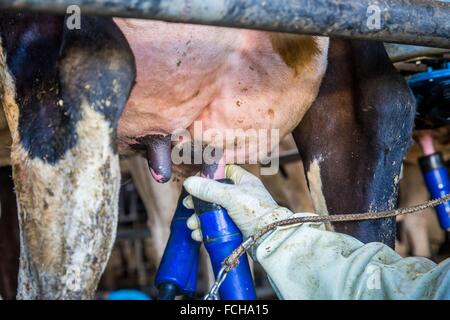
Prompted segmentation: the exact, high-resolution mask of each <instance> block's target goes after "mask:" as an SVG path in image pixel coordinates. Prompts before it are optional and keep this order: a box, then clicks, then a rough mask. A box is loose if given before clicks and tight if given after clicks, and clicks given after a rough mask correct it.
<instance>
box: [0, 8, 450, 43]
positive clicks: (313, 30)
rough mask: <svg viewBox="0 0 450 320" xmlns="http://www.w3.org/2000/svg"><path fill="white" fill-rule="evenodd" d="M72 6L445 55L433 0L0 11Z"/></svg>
mask: <svg viewBox="0 0 450 320" xmlns="http://www.w3.org/2000/svg"><path fill="white" fill-rule="evenodd" d="M72 5H77V6H79V8H80V9H81V13H82V14H88V15H106V16H116V17H127V18H141V19H156V20H163V21H169V22H182V23H191V24H204V25H214V26H223V27H235V28H248V29H256V30H267V31H276V32H285V33H297V34H309V35H323V36H333V37H344V38H353V39H366V40H377V41H384V42H394V43H403V44H415V45H423V46H431V47H438V48H447V49H450V23H449V21H450V3H449V2H444V1H436V0H0V10H14V11H20V10H29V11H37V12H49V13H55V14H65V13H66V12H67V8H68V7H70V6H72ZM377 16H378V18H379V23H378V27H377V23H375V25H373V24H371V23H370V21H371V20H370V19H373V18H375V19H376V18H377Z"/></svg>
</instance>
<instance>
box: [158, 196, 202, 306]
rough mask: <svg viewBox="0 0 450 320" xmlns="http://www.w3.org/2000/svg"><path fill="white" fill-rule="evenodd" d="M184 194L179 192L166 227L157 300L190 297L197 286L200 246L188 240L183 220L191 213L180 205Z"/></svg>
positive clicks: (191, 213)
mask: <svg viewBox="0 0 450 320" xmlns="http://www.w3.org/2000/svg"><path fill="white" fill-rule="evenodd" d="M187 196H188V193H187V192H186V191H185V190H183V191H182V192H181V196H180V199H179V201H178V205H177V209H176V210H175V214H174V217H173V219H172V223H171V226H170V237H169V241H168V242H167V245H166V249H165V250H164V255H163V257H162V260H161V263H160V265H159V268H158V273H157V274H156V279H155V284H156V287H157V288H158V289H159V295H158V299H160V300H173V299H175V297H176V296H178V295H185V296H188V297H193V295H194V294H195V291H196V287H197V271H198V260H199V253H200V251H199V250H200V243H199V242H197V241H194V240H193V239H192V238H191V230H189V228H188V227H187V224H186V222H187V219H188V218H189V217H190V216H191V215H193V214H194V213H195V212H194V210H190V209H187V208H186V207H185V206H184V205H183V199H184V198H185V197H187Z"/></svg>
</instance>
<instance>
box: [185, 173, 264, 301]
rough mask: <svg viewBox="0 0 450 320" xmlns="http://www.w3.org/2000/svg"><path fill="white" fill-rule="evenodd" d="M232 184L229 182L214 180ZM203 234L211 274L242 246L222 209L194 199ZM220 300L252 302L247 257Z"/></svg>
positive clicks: (232, 274) (227, 282)
mask: <svg viewBox="0 0 450 320" xmlns="http://www.w3.org/2000/svg"><path fill="white" fill-rule="evenodd" d="M217 181H219V182H222V183H232V182H231V180H225V179H224V180H217ZM193 201H194V207H195V212H196V213H197V215H198V217H199V219H200V223H201V229H202V234H203V243H204V244H205V247H206V250H207V251H208V254H209V257H210V260H211V264H212V267H213V270H214V274H215V276H216V278H217V275H218V273H219V271H220V269H221V268H222V262H223V261H224V260H225V259H226V258H227V257H228V256H229V255H230V254H231V253H232V252H233V251H234V250H235V249H236V248H237V247H239V246H240V245H241V244H242V241H243V238H242V234H241V232H240V230H239V229H238V227H237V226H236V224H235V223H234V222H233V220H232V219H231V218H230V216H229V215H228V213H227V211H226V210H225V209H224V208H222V207H221V206H219V205H217V204H213V203H208V202H205V201H202V200H200V199H197V198H193ZM219 294H220V298H221V299H222V300H255V299H256V294H255V289H254V286H253V278H252V274H251V271H250V266H249V263H248V258H247V255H246V254H245V255H243V256H242V257H241V258H240V259H239V265H238V266H237V267H236V268H234V269H232V270H231V271H230V272H229V274H228V276H227V278H226V279H225V281H224V282H223V284H222V286H221V287H220V290H219Z"/></svg>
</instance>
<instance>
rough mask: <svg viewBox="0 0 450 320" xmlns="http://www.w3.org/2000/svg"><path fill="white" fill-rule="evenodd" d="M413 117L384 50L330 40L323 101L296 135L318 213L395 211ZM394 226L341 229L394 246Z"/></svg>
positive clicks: (358, 224)
mask: <svg viewBox="0 0 450 320" xmlns="http://www.w3.org/2000/svg"><path fill="white" fill-rule="evenodd" d="M414 115H415V105H414V98H413V97H412V95H411V93H410V91H409V89H408V87H407V85H406V83H405V81H404V79H403V78H402V77H401V76H400V75H399V74H398V73H397V72H396V70H395V69H394V67H393V66H392V64H391V62H390V61H389V58H388V56H387V54H386V52H385V50H384V48H383V44H381V43H377V42H362V41H343V40H332V41H331V43H330V50H329V66H328V70H327V72H326V75H325V77H324V80H323V83H322V86H321V88H320V91H319V96H318V98H317V100H316V102H315V103H314V104H313V106H312V107H311V109H310V110H309V111H308V113H307V114H306V115H305V117H304V119H303V120H302V122H301V123H300V126H299V127H298V128H297V129H296V130H295V132H294V137H295V139H296V142H297V144H298V146H299V150H300V152H301V154H302V158H303V160H304V162H305V171H306V174H307V179H308V184H309V187H310V190H311V194H312V197H313V201H314V204H315V207H316V210H317V211H318V212H319V213H321V214H339V213H358V212H366V211H372V212H377V211H381V210H386V209H392V208H394V207H395V206H396V204H397V190H398V182H399V180H400V168H401V165H402V161H403V157H404V155H405V152H406V150H407V148H408V145H409V143H410V140H411V131H412V127H413V123H414ZM394 223H395V221H394V219H384V220H376V221H365V222H349V223H336V224H335V228H336V231H340V232H344V233H348V234H350V235H353V236H355V237H357V238H358V239H360V240H361V241H363V242H372V241H380V242H384V243H386V244H388V245H390V246H393V245H394V240H395V239H394V234H395V226H394Z"/></svg>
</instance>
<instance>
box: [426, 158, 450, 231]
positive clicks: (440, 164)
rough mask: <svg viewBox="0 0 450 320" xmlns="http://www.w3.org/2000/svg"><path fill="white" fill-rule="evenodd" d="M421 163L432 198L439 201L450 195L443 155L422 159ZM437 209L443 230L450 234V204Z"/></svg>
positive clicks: (439, 206)
mask: <svg viewBox="0 0 450 320" xmlns="http://www.w3.org/2000/svg"><path fill="white" fill-rule="evenodd" d="M419 163H420V168H421V169H422V173H423V176H424V178H425V183H426V185H427V188H428V191H429V192H430V194H431V197H432V198H433V199H437V198H440V197H443V196H446V195H448V194H450V179H449V175H448V171H447V168H446V166H445V164H444V160H443V158H442V154H440V153H433V154H431V155H427V156H424V157H421V158H420V159H419ZM435 209H436V213H437V215H438V219H439V224H440V225H441V228H442V229H443V230H446V231H447V232H450V202H449V201H447V202H445V203H443V204H440V205H438V206H437V207H436V208H435Z"/></svg>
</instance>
